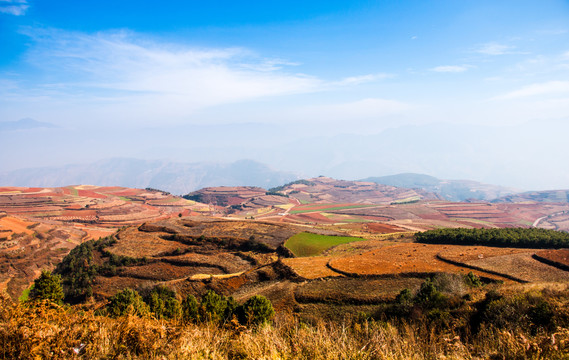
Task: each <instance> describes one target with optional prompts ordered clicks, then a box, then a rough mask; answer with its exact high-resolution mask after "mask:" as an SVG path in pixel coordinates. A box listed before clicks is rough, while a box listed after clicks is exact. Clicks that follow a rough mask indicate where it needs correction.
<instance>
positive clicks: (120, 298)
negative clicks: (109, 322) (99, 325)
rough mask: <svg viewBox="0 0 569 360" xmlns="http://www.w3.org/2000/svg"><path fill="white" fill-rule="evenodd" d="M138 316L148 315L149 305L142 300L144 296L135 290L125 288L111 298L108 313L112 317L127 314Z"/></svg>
mask: <svg viewBox="0 0 569 360" xmlns="http://www.w3.org/2000/svg"><path fill="white" fill-rule="evenodd" d="M129 313H130V314H133V315H138V316H145V315H148V305H146V303H145V302H144V301H143V300H142V296H140V295H139V294H138V292H136V291H135V290H132V289H124V290H123V291H121V292H119V293H117V294H115V295H114V296H113V297H111V298H110V299H109V304H108V305H107V314H108V315H109V316H112V317H117V316H123V315H126V314H129Z"/></svg>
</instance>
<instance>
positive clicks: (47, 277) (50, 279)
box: [30, 270, 64, 304]
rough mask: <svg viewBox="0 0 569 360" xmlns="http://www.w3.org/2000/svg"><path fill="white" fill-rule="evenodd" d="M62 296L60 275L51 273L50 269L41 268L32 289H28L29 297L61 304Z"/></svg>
mask: <svg viewBox="0 0 569 360" xmlns="http://www.w3.org/2000/svg"><path fill="white" fill-rule="evenodd" d="M63 297H64V294H63V288H62V287H61V277H60V276H59V275H52V274H51V271H47V270H43V271H42V272H41V275H40V277H39V278H37V279H36V280H35V281H34V286H33V289H32V290H31V291H30V299H32V300H50V301H52V302H54V303H57V304H61V303H62V302H63Z"/></svg>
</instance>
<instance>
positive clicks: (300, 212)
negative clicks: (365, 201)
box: [290, 205, 377, 214]
mask: <svg viewBox="0 0 569 360" xmlns="http://www.w3.org/2000/svg"><path fill="white" fill-rule="evenodd" d="M315 206H316V205H315ZM366 207H377V205H345V206H330V207H327V208H324V209H306V210H293V211H291V212H290V213H291V214H302V213H311V212H322V211H334V210H344V209H358V208H366Z"/></svg>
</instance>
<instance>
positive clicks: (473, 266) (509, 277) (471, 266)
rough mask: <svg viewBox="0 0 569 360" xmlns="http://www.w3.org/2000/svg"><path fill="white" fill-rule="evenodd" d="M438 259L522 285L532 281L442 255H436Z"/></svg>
mask: <svg viewBox="0 0 569 360" xmlns="http://www.w3.org/2000/svg"><path fill="white" fill-rule="evenodd" d="M436 258H437V259H438V260H440V261H443V262H446V263H448V264H451V265H455V266H460V267H465V268H468V269H472V270H477V271H481V272H485V273H487V274H492V275H497V276H501V277H504V278H506V279H510V280H513V281H516V282H519V283H522V284H528V283H529V282H530V281H527V280H524V279H520V278H517V277H515V276H512V275H508V274H503V273H500V272H498V271H494V270H489V269H484V268H482V267H479V266H476V265H469V264H466V263H461V262H460V261H455V260H451V259H448V258H445V257H444V256H442V255H441V254H440V253H439V254H437V255H436Z"/></svg>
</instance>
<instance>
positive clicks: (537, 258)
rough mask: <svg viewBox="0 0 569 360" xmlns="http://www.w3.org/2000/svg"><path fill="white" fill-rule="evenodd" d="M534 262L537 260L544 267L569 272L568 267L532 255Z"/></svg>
mask: <svg viewBox="0 0 569 360" xmlns="http://www.w3.org/2000/svg"><path fill="white" fill-rule="evenodd" d="M531 257H532V258H533V259H534V260H537V261H539V262H541V263H544V264H545V265H549V266H553V267H556V268H558V269H560V270H564V271H569V266H567V265H565V264H562V263H560V262H557V261H554V260H549V259H547V258H544V257H541V256H539V255H537V254H532V256H531Z"/></svg>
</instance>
